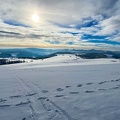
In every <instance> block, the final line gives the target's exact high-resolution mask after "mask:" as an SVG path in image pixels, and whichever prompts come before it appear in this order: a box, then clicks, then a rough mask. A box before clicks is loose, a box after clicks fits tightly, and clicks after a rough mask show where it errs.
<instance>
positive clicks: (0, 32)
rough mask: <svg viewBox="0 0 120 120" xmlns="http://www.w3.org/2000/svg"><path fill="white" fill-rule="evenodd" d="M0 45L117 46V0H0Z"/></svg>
mask: <svg viewBox="0 0 120 120" xmlns="http://www.w3.org/2000/svg"><path fill="white" fill-rule="evenodd" d="M34 14H37V15H38V16H39V17H40V19H39V22H34V21H33V20H32V15H34ZM0 46H24V47H69V48H80V49H83V48H84V49H111V50H120V0H20V1H17V0H5V1H2V0H0Z"/></svg>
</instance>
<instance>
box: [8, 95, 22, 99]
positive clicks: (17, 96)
mask: <svg viewBox="0 0 120 120" xmlns="http://www.w3.org/2000/svg"><path fill="white" fill-rule="evenodd" d="M19 97H22V95H15V96H10V98H11V99H13V98H19Z"/></svg>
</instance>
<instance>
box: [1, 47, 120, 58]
mask: <svg viewBox="0 0 120 120" xmlns="http://www.w3.org/2000/svg"><path fill="white" fill-rule="evenodd" d="M57 54H75V55H76V56H79V57H82V58H84V59H95V58H116V59H120V52H119V51H102V50H94V49H91V50H76V49H40V48H13V49H7V48H6V49H0V58H23V59H27V58H28V59H45V58H49V57H53V56H56V55H57Z"/></svg>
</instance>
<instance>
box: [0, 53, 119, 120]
mask: <svg viewBox="0 0 120 120" xmlns="http://www.w3.org/2000/svg"><path fill="white" fill-rule="evenodd" d="M30 61H31V60H28V63H21V64H14V65H5V66H0V120H119V119H120V96H119V94H120V60H116V59H94V60H93V59H81V58H78V57H76V56H74V55H58V56H56V57H52V58H48V59H45V60H33V62H30Z"/></svg>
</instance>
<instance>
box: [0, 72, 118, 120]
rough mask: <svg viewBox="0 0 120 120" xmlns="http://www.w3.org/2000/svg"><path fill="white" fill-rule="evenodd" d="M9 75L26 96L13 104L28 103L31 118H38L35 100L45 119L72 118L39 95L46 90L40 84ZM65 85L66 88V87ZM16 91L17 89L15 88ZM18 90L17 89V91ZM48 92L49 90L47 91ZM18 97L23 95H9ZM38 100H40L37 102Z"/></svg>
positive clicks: (104, 82)
mask: <svg viewBox="0 0 120 120" xmlns="http://www.w3.org/2000/svg"><path fill="white" fill-rule="evenodd" d="M10 75H11V76H12V77H13V78H14V79H15V80H16V81H17V82H18V83H19V84H20V85H21V86H22V88H23V89H24V92H25V94H26V95H25V96H26V100H27V101H26V102H25V101H24V102H20V103H18V104H16V105H15V106H20V105H28V107H29V109H30V116H31V119H32V120H39V116H38V114H39V112H38V111H36V110H35V107H34V104H35V103H36V102H38V103H39V104H40V105H42V106H43V108H44V110H45V112H46V113H47V115H48V118H47V119H46V120H57V118H60V119H61V120H74V119H73V118H72V117H71V116H70V115H69V114H68V113H67V112H66V111H65V110H63V109H62V108H61V107H60V106H58V105H57V104H56V103H55V102H53V101H52V100H50V99H49V98H48V97H46V96H41V94H40V93H39V91H41V92H42V93H44V92H45V91H46V90H42V89H41V88H40V86H38V85H37V84H35V83H34V82H26V81H25V80H24V79H23V78H21V77H18V76H17V75H15V74H14V75H13V74H12V73H10ZM119 81H120V79H115V80H109V81H101V82H99V83H97V84H98V85H102V84H106V83H110V82H111V83H113V82H119ZM94 84H95V83H86V84H85V85H86V86H88V85H94ZM83 86H84V85H83V84H78V85H77V86H76V87H83ZM67 87H71V86H67ZM67 87H66V88H67ZM119 88H120V85H117V86H114V87H111V88H101V89H98V91H106V90H111V89H119ZM16 89H17V88H16ZM56 90H57V91H58V92H59V91H63V90H64V89H62V88H57V89H56ZM16 91H17V90H16ZM43 91H44V92H43ZM17 92H18V91H17ZM47 92H49V91H47ZM93 92H96V91H91V90H86V91H85V93H91V94H92V93H93ZM69 93H70V94H79V92H77V91H74V92H69ZM62 96H64V95H57V96H56V97H62ZM19 97H23V96H21V95H14V96H10V98H11V99H15V98H18V99H19ZM5 101H7V100H4V99H2V98H1V99H0V102H5ZM39 101H40V102H39ZM39 104H38V105H39ZM10 106H11V105H1V106H0V107H1V108H6V107H10ZM25 119H26V120H29V118H28V119H27V118H25Z"/></svg>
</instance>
